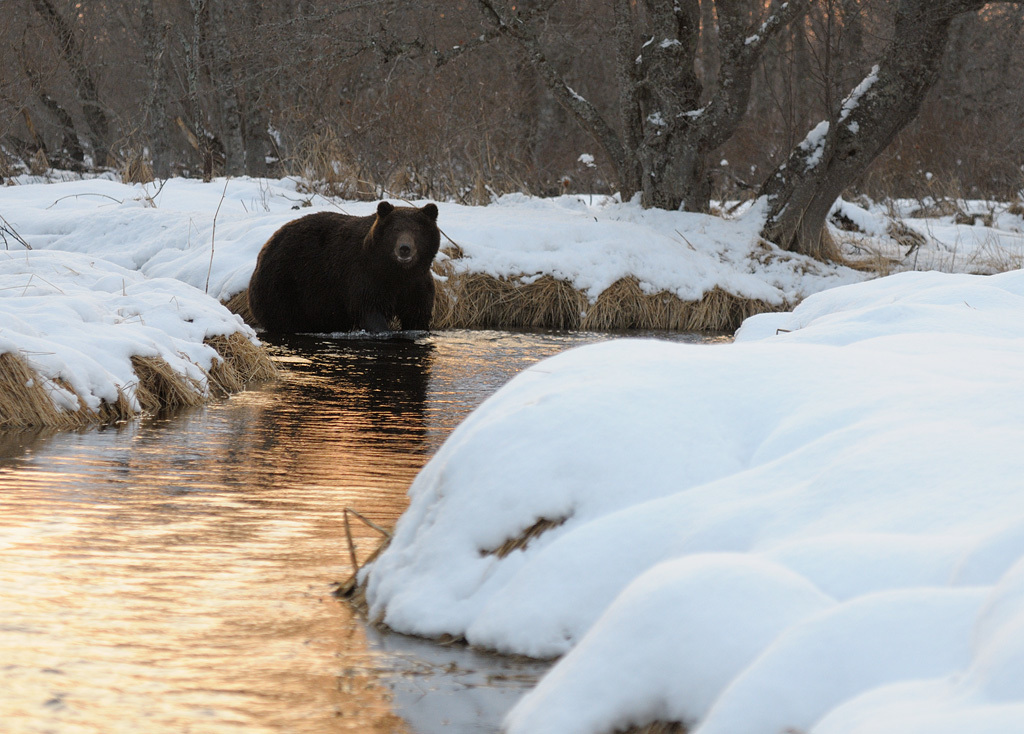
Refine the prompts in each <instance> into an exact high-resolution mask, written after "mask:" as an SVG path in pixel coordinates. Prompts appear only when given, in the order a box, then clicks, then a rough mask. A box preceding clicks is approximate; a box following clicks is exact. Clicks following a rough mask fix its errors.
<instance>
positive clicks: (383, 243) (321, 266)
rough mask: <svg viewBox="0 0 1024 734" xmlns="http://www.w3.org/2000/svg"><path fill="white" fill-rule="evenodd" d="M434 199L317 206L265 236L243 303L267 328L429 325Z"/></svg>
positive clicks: (436, 234)
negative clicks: (351, 208)
mask: <svg viewBox="0 0 1024 734" xmlns="http://www.w3.org/2000/svg"><path fill="white" fill-rule="evenodd" d="M440 243H441V234H440V230H438V228H437V206H436V205H434V204H427V205H426V206H424V207H420V208H416V207H395V206H392V205H391V204H389V203H388V202H386V201H382V202H380V204H378V205H377V212H376V213H375V214H371V215H370V216H368V217H354V216H349V215H346V214H338V213H335V212H318V213H316V214H309V215H307V216H305V217H302V218H301V219H296V220H294V221H292V222H289V223H288V224H286V225H284V226H283V227H281V228H280V229H279V230H277V232H275V233H274V234H273V235H271V237H270V239H269V240H267V243H266V244H265V245H264V246H263V249H262V250H261V251H260V254H259V259H258V260H257V262H256V269H255V270H254V271H253V274H252V279H251V280H250V281H249V296H248V298H249V309H250V311H251V312H252V315H253V317H254V318H255V319H256V321H257V323H258V325H259V326H261V327H263V329H265V330H266V331H268V332H288V333H294V332H317V333H325V332H338V331H353V330H364V331H370V332H380V331H385V330H387V329H388V328H389V327H391V326H393V325H394V324H395V322H396V321H397V322H398V323H399V324H400V326H401V328H402V329H411V330H425V329H429V328H430V316H431V313H432V311H433V306H434V278H433V275H432V274H431V271H430V266H431V263H432V262H433V260H434V256H435V255H437V250H438V248H439V247H440Z"/></svg>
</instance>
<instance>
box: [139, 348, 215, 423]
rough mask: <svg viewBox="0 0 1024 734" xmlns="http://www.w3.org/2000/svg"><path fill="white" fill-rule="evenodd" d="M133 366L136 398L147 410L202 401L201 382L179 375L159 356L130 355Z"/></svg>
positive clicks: (195, 403) (170, 407)
mask: <svg viewBox="0 0 1024 734" xmlns="http://www.w3.org/2000/svg"><path fill="white" fill-rule="evenodd" d="M132 369H133V370H134V372H135V376H136V377H137V378H138V384H137V385H136V387H135V398H136V399H137V400H138V401H139V405H140V406H141V407H142V410H143V411H145V412H147V413H150V412H156V411H159V410H165V409H172V408H184V407H189V406H195V405H201V404H202V403H203V400H204V395H203V385H202V383H200V382H199V381H198V380H195V379H193V378H191V377H188V376H187V375H182V374H179V373H178V372H176V371H175V370H174V369H172V368H171V366H170V365H169V364H167V362H166V361H165V360H164V359H162V358H160V357H138V356H135V357H132Z"/></svg>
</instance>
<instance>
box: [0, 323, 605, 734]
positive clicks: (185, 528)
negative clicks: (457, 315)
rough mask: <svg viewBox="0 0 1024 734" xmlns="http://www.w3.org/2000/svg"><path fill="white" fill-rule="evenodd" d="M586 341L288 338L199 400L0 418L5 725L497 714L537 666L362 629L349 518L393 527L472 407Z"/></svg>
mask: <svg viewBox="0 0 1024 734" xmlns="http://www.w3.org/2000/svg"><path fill="white" fill-rule="evenodd" d="M587 340H592V339H587V338H583V337H574V338H568V337H551V336H543V335H517V334H507V333H499V332H450V333H446V334H441V335H435V336H433V337H429V338H426V339H422V340H419V341H411V340H387V341H370V342H366V341H357V340H327V339H314V338H305V339H302V338H296V339H294V340H291V341H289V342H288V343H285V344H281V345H279V346H278V349H277V351H278V352H279V358H280V365H281V367H282V369H283V377H282V379H281V380H280V381H278V382H275V383H273V384H270V385H266V386H262V387H260V388H259V389H255V390H251V391H248V392H245V393H242V394H240V395H236V396H233V397H232V398H230V399H228V400H224V401H220V402H217V403H214V404H212V405H210V406H207V407H205V408H202V409H198V410H194V411H191V412H186V413H180V414H177V415H172V416H168V417H150V418H146V419H142V420H140V421H135V422H132V423H129V424H127V425H123V426H120V427H109V428H102V429H92V430H84V431H79V432H67V433H58V434H44V433H0V732H3V733H4V734H9V733H19V734H20V733H21V732H58V733H60V734H63V733H64V732H72V733H76V734H77V733H78V732H104V733H106V732H121V731H124V732H133V733H134V732H228V731H242V732H247V733H249V732H296V733H302V732H340V731H359V732H404V731H417V732H427V731H434V730H444V731H466V732H470V731H480V732H486V731H494V730H496V726H497V724H496V719H497V718H500V716H501V713H502V711H503V710H505V709H507V708H508V707H509V706H511V704H512V703H513V702H514V700H515V698H516V697H517V696H518V695H519V694H520V693H521V691H522V690H523V689H524V687H525V686H527V685H529V684H530V683H531V682H532V681H534V680H535V679H536V676H537V675H538V673H539V672H540V671H541V670H542V668H541V667H540V666H528V665H527V666H520V667H516V666H515V664H512V663H509V662H508V661H499V660H492V659H489V657H488V656H481V655H478V654H477V653H473V652H472V651H461V652H459V651H455V652H450V653H449V652H439V648H437V647H436V646H432V645H429V644H427V643H421V642H419V641H411V640H407V639H406V638H402V637H400V636H396V635H387V636H383V637H382V636H380V635H379V634H378V633H376V632H374V631H372V630H367V629H366V627H365V626H364V625H363V624H362V622H361V621H360V620H359V619H357V618H356V617H354V616H353V614H352V612H351V610H350V609H349V607H348V606H347V604H345V603H343V602H339V601H337V600H336V599H335V598H334V597H333V596H332V595H331V591H332V586H331V583H332V582H335V581H340V580H342V579H344V578H345V577H347V576H348V574H349V573H351V567H350V563H349V553H348V549H347V545H346V543H345V540H344V533H343V530H342V526H341V515H342V510H343V508H345V507H352V508H354V509H357V510H358V511H360V512H361V513H363V514H365V515H367V516H368V517H370V518H371V519H373V520H374V521H375V522H377V523H379V524H381V525H384V526H385V527H391V526H393V525H394V523H395V521H396V520H397V518H398V516H399V515H400V514H401V512H402V511H403V510H404V509H405V506H406V495H405V491H406V489H407V488H408V486H409V483H410V482H411V481H412V479H413V477H414V476H415V473H416V472H417V470H418V469H419V468H420V467H421V466H422V465H423V464H424V463H425V462H426V460H427V458H428V457H429V455H430V454H431V453H432V452H433V451H434V450H436V448H437V446H438V445H440V443H441V441H443V439H444V437H445V436H446V435H447V434H448V433H449V432H450V431H451V429H452V428H453V427H454V426H455V425H456V424H457V423H458V421H459V420H461V418H462V417H464V415H465V414H466V413H468V411H469V410H470V409H471V408H472V407H474V406H475V405H476V404H478V403H479V402H480V401H482V400H483V399H484V398H485V397H486V396H487V395H488V394H490V393H491V392H493V390H494V389H496V388H497V387H498V386H500V384H502V383H503V382H504V381H506V380H507V379H508V378H509V377H510V376H511V375H512V374H514V373H515V372H517V371H518V370H520V369H522V368H523V367H525V366H527V365H528V364H529V363H531V362H533V361H536V360H537V359H540V358H542V357H544V356H547V355H549V354H552V353H554V352H557V351H560V350H561V349H564V348H566V347H567V346H571V345H572V344H574V343H580V342H581V341H587ZM352 527H353V531H354V532H355V534H356V541H357V545H358V549H359V553H360V554H361V557H365V555H366V554H367V553H369V552H370V550H372V549H373V548H374V547H375V546H376V544H377V542H378V538H377V536H376V533H375V532H373V531H372V530H369V529H368V528H365V527H364V526H363V525H362V524H361V523H354V524H353V526H352ZM473 688H488V689H489V690H487V691H485V692H484V693H483V694H481V695H480V696H477V697H476V698H473V697H472V696H469V697H466V696H463V697H462V698H459V697H458V695H457V694H459V693H460V692H464V691H466V690H469V689H473ZM460 717H461V718H460ZM455 719H457V720H458V721H456V722H455V723H454V724H453V720H455Z"/></svg>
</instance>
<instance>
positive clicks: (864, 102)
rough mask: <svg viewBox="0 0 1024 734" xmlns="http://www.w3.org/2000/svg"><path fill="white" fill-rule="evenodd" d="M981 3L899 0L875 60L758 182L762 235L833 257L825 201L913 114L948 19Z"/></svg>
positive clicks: (931, 77)
mask: <svg viewBox="0 0 1024 734" xmlns="http://www.w3.org/2000/svg"><path fill="white" fill-rule="evenodd" d="M984 5H985V3H984V2H983V0H900V2H899V5H898V6H897V11H896V18H895V24H894V27H893V31H892V38H891V40H890V42H889V44H888V45H887V46H886V48H885V50H884V52H883V53H882V56H881V58H880V59H879V60H878V63H877V64H875V65H874V66H873V67H872V69H871V71H870V73H868V75H867V76H865V77H864V79H863V80H862V81H861V82H860V83H859V84H858V85H857V86H856V87H855V88H854V89H853V90H852V91H850V93H849V94H848V95H847V96H846V97H845V99H843V100H842V101H841V102H840V103H839V104H837V105H836V106H835V107H834V108H833V109H832V110H831V115H830V118H829V119H828V120H826V121H823V122H821V123H820V124H819V125H817V126H816V127H815V128H814V129H813V130H811V132H810V133H808V135H807V137H805V138H804V140H803V141H802V142H801V143H800V144H798V145H797V146H796V147H795V148H794V149H793V151H792V153H791V154H790V156H789V159H788V160H787V161H786V162H785V163H784V164H782V165H780V166H779V167H778V168H777V169H776V170H775V171H774V172H773V173H772V174H771V175H770V176H769V177H768V179H767V180H766V181H765V183H764V185H763V186H762V187H761V192H760V193H761V195H763V196H766V197H767V199H768V219H767V223H766V224H765V227H764V230H763V232H762V234H763V236H764V237H765V238H766V239H768V240H771V241H772V242H775V243H776V244H778V245H780V246H781V247H783V248H785V249H789V250H794V251H797V252H802V253H806V254H809V255H813V256H814V257H818V258H823V259H834V258H836V257H837V254H838V253H837V252H836V249H835V246H834V244H833V243H832V242H831V240H830V238H829V237H828V235H827V232H826V231H825V227H824V225H825V220H826V218H827V217H828V214H829V211H830V209H831V207H832V205H833V204H834V203H835V201H836V199H837V198H839V195H840V194H841V193H842V192H843V190H844V189H846V188H847V187H848V186H849V185H850V184H851V183H852V182H853V181H855V180H856V179H857V178H858V177H860V176H861V175H862V174H863V173H864V171H865V170H866V169H867V168H868V166H869V165H870V164H871V163H872V161H874V160H875V159H876V158H877V157H878V155H879V154H880V153H881V152H882V150H884V149H885V148H886V147H887V146H888V145H889V144H890V143H891V142H892V141H893V139H894V138H895V137H896V135H897V134H898V133H899V132H900V130H902V129H903V128H904V127H905V126H906V125H907V124H909V123H910V122H911V121H912V120H913V119H914V117H915V116H916V115H917V112H918V110H919V109H920V107H921V104H922V102H923V100H924V98H925V95H926V94H927V93H928V91H929V90H930V89H931V88H932V86H933V85H934V84H935V82H936V80H937V79H938V76H939V70H940V68H941V63H942V57H943V52H944V50H945V48H946V43H947V40H948V37H949V30H950V24H951V23H952V21H953V19H954V18H955V17H956V16H958V15H960V14H962V13H968V12H972V11H976V10H978V9H980V8H981V7H982V6H984Z"/></svg>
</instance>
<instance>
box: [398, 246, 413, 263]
mask: <svg viewBox="0 0 1024 734" xmlns="http://www.w3.org/2000/svg"><path fill="white" fill-rule="evenodd" d="M398 258H399V259H400V260H409V259H411V258H412V248H411V247H409V245H399V246H398Z"/></svg>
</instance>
